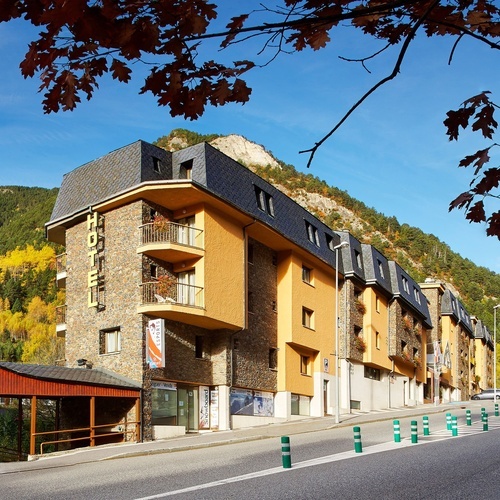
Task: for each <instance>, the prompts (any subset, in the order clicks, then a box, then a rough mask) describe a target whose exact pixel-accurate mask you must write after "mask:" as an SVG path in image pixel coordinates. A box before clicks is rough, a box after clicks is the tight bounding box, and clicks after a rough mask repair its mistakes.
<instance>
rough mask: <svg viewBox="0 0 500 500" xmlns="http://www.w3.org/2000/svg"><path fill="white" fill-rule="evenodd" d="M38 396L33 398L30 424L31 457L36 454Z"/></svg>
mask: <svg viewBox="0 0 500 500" xmlns="http://www.w3.org/2000/svg"><path fill="white" fill-rule="evenodd" d="M35 433H36V396H31V423H30V455H34V454H35V446H36V436H35Z"/></svg>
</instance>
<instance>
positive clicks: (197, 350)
mask: <svg viewBox="0 0 500 500" xmlns="http://www.w3.org/2000/svg"><path fill="white" fill-rule="evenodd" d="M194 355H195V357H196V358H198V359H202V358H203V336H202V335H196V338H195V346H194Z"/></svg>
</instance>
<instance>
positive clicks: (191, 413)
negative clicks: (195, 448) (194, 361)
mask: <svg viewBox="0 0 500 500" xmlns="http://www.w3.org/2000/svg"><path fill="white" fill-rule="evenodd" d="M198 410H199V408H198V387H189V386H178V387H177V425H183V426H184V427H185V428H186V432H196V431H198Z"/></svg>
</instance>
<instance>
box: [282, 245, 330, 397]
mask: <svg viewBox="0 0 500 500" xmlns="http://www.w3.org/2000/svg"><path fill="white" fill-rule="evenodd" d="M303 265H305V266H307V267H308V268H309V269H311V270H312V273H311V283H310V284H308V283H305V282H304V281H303V280H302V266H303ZM333 274H334V273H333V272H332V273H331V274H330V273H328V272H326V271H325V270H323V269H322V268H321V266H319V265H315V264H314V263H313V262H312V261H307V260H303V259H302V258H301V257H300V255H298V254H296V253H294V252H284V253H281V254H279V256H278V345H280V346H285V345H286V348H285V349H281V350H280V352H279V353H278V366H279V374H278V390H279V391H290V392H293V393H297V394H305V395H313V392H314V391H313V375H314V374H315V373H317V372H318V371H322V372H323V371H324V359H325V358H326V359H328V364H329V373H330V374H333V373H334V358H333V355H332V353H333V352H334V317H335V312H334V309H335V303H334V301H335V279H334V276H333ZM303 307H305V308H307V309H309V310H310V311H312V312H313V316H312V325H311V328H306V327H304V326H303V325H302V309H303ZM280 313H282V314H280ZM301 356H309V358H310V366H309V372H308V374H307V375H304V374H302V373H301V370H300V357H301Z"/></svg>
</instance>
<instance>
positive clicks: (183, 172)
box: [179, 160, 193, 179]
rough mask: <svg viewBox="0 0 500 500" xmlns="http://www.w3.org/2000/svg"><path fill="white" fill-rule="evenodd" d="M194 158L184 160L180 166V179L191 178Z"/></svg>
mask: <svg viewBox="0 0 500 500" xmlns="http://www.w3.org/2000/svg"><path fill="white" fill-rule="evenodd" d="M192 171H193V160H187V161H183V162H182V163H181V165H180V168H179V179H191V174H192Z"/></svg>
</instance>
